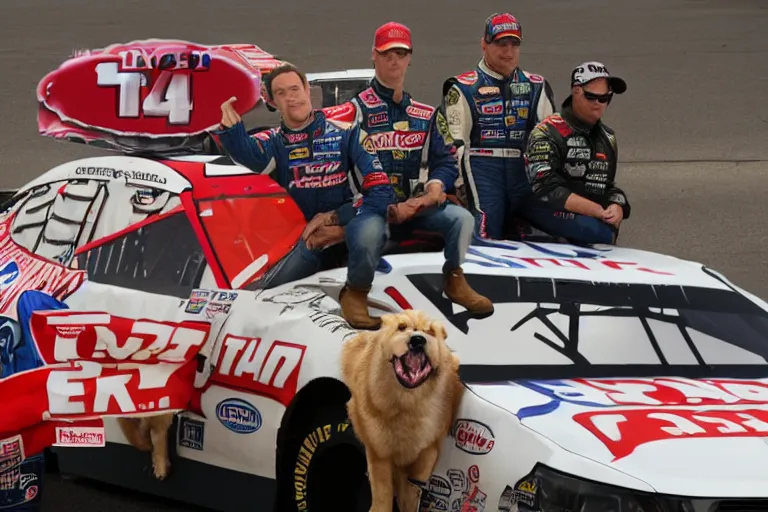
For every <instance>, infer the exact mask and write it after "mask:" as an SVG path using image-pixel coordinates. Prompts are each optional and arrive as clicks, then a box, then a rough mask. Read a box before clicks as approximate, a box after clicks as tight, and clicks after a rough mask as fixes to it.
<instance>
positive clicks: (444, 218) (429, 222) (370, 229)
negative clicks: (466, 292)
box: [346, 203, 474, 288]
mask: <svg viewBox="0 0 768 512" xmlns="http://www.w3.org/2000/svg"><path fill="white" fill-rule="evenodd" d="M473 226H474V218H473V217H472V214H471V213H469V211H468V210H466V209H464V208H462V207H461V206H457V205H455V204H453V203H445V204H443V205H442V206H441V207H439V208H436V209H434V210H429V211H427V212H426V213H424V214H423V215H419V216H417V217H414V218H413V219H411V220H410V221H408V222H407V223H405V224H402V225H398V226H392V231H403V230H410V229H420V230H424V231H432V232H434V233H440V234H441V235H442V236H443V238H444V240H445V249H444V254H445V267H444V268H445V269H446V270H453V269H455V268H458V267H460V266H461V264H462V263H464V257H465V256H466V254H467V248H468V247H469V244H470V242H471V241H472V229H473ZM386 227H387V221H386V220H385V219H384V217H382V216H380V215H376V214H374V213H368V212H365V211H363V212H362V213H361V214H359V215H357V216H356V217H355V218H354V219H352V221H350V223H349V225H348V226H347V228H346V239H347V247H349V261H348V263H347V269H348V270H347V284H348V285H350V286H352V287H354V288H368V287H370V286H371V284H372V283H373V277H374V274H375V272H376V267H377V266H378V264H379V260H380V259H381V253H382V251H383V250H384V245H385V244H386V242H387V235H386Z"/></svg>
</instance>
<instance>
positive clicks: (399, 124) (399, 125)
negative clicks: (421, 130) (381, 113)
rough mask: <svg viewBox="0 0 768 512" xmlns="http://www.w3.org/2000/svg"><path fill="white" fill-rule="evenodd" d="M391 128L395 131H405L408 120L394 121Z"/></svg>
mask: <svg viewBox="0 0 768 512" xmlns="http://www.w3.org/2000/svg"><path fill="white" fill-rule="evenodd" d="M392 128H394V130H395V131H397V132H407V131H408V130H409V129H410V126H409V123H408V121H395V122H394V123H392Z"/></svg>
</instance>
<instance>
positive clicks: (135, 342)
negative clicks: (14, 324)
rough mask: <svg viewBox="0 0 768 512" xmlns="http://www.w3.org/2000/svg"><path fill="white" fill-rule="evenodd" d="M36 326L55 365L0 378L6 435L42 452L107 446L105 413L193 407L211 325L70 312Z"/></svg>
mask: <svg viewBox="0 0 768 512" xmlns="http://www.w3.org/2000/svg"><path fill="white" fill-rule="evenodd" d="M30 325H31V332H32V338H33V341H34V343H35V344H36V346H37V349H38V352H39V353H40V355H41V357H42V358H43V360H44V361H46V362H47V363H48V364H47V365H46V366H42V367H40V368H36V369H33V370H28V371H24V372H21V373H17V374H14V375H11V376H10V377H7V378H4V379H0V396H2V397H3V408H4V409H3V415H2V416H0V438H6V437H10V436H14V435H21V436H22V437H23V439H24V442H25V444H26V445H29V444H34V445H35V450H38V451H39V450H40V449H42V448H44V447H46V446H51V445H52V444H54V443H57V444H59V445H68V446H73V445H77V446H98V445H100V444H101V445H102V446H103V444H102V443H103V440H104V439H103V431H101V430H99V429H100V428H101V427H102V423H101V419H100V418H101V417H104V416H129V417H130V416H134V415H144V414H146V413H152V412H170V411H180V410H184V409H187V408H188V406H189V404H190V402H191V399H192V397H193V394H194V391H195V390H194V379H195V373H196V370H197V360H196V355H197V353H198V352H199V350H200V347H201V346H202V345H203V343H204V342H205V340H206V338H207V337H208V333H209V329H210V324H208V323H205V322H191V321H184V322H180V323H173V322H156V321H151V320H132V319H127V318H121V317H116V316H111V315H109V314H106V313H101V312H78V311H69V310H58V311H44V312H35V313H34V314H33V315H32V317H31V319H30ZM94 420H95V421H94ZM94 428H95V429H96V430H94ZM29 453H36V452H29Z"/></svg>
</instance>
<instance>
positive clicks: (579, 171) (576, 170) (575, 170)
mask: <svg viewBox="0 0 768 512" xmlns="http://www.w3.org/2000/svg"><path fill="white" fill-rule="evenodd" d="M564 167H565V171H566V172H567V173H568V174H569V175H571V176H573V177H574V178H581V177H582V176H584V173H585V172H587V168H586V166H585V165H584V164H575V165H574V164H570V163H566V164H565V166H564Z"/></svg>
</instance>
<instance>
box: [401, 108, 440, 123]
mask: <svg viewBox="0 0 768 512" xmlns="http://www.w3.org/2000/svg"><path fill="white" fill-rule="evenodd" d="M432 112H434V109H428V108H424V107H416V106H414V105H411V106H409V107H406V109H405V113H406V114H408V115H409V116H411V117H415V118H416V119H426V120H429V119H431V118H432Z"/></svg>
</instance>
